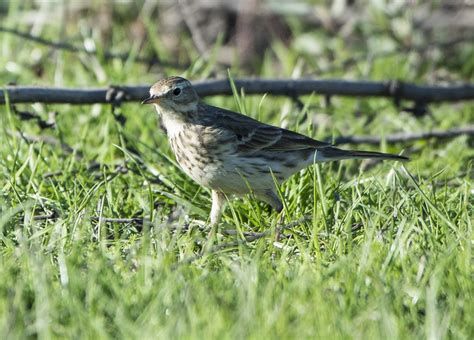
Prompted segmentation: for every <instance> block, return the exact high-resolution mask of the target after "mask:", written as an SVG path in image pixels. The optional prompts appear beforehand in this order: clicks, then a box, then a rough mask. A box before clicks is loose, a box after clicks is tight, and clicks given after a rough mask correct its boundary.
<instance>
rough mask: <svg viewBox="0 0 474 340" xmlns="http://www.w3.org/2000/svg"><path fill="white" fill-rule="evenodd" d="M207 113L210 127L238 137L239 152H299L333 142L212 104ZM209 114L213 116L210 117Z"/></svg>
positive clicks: (206, 108)
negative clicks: (326, 141) (262, 121)
mask: <svg viewBox="0 0 474 340" xmlns="http://www.w3.org/2000/svg"><path fill="white" fill-rule="evenodd" d="M204 110H205V111H206V114H205V115H206V116H207V117H208V118H210V119H209V120H208V123H209V124H211V125H213V126H216V127H217V128H219V129H225V130H226V131H228V132H229V133H231V134H233V135H235V141H236V143H237V149H238V150H239V151H240V152H245V153H247V152H249V153H251V152H255V151H259V150H267V151H296V150H304V149H308V148H314V149H318V148H325V147H328V146H331V144H329V143H325V142H320V141H317V140H315V139H312V138H309V137H307V136H304V135H301V134H299V133H296V132H293V131H290V130H286V129H282V128H279V127H276V126H271V125H268V124H264V123H261V122H259V121H258V120H255V119H252V118H250V117H247V116H245V115H242V114H240V113H237V112H233V111H229V110H224V109H221V108H217V107H213V106H209V105H206V106H205V107H203V108H201V114H202V113H203V111H204ZM209 112H213V114H212V115H208V114H207V113H209Z"/></svg>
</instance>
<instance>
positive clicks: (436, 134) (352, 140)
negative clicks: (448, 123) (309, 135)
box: [332, 125, 474, 145]
mask: <svg viewBox="0 0 474 340" xmlns="http://www.w3.org/2000/svg"><path fill="white" fill-rule="evenodd" d="M461 135H468V136H474V125H468V126H465V127H458V128H453V129H450V130H446V131H440V130H434V131H427V132H409V133H396V134H392V135H387V136H385V137H376V136H341V137H337V138H336V139H334V140H333V141H332V142H333V143H334V144H336V145H341V144H374V145H378V144H380V143H381V142H382V141H384V142H386V143H388V144H394V143H401V142H412V141H415V140H424V139H431V138H437V139H445V138H453V137H457V136H461Z"/></svg>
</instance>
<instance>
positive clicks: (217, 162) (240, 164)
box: [142, 76, 408, 226]
mask: <svg viewBox="0 0 474 340" xmlns="http://www.w3.org/2000/svg"><path fill="white" fill-rule="evenodd" d="M149 93H150V96H149V97H148V98H146V99H145V100H143V101H142V104H153V105H154V106H155V108H156V111H157V113H158V115H159V117H160V121H161V123H162V127H163V128H164V129H165V131H166V134H167V137H168V140H169V144H170V146H171V149H172V151H173V153H174V155H175V157H176V160H177V162H178V164H179V166H180V167H181V169H182V170H183V171H184V172H185V173H186V174H187V175H188V176H189V177H191V178H192V179H193V180H194V181H195V182H197V183H198V184H199V185H201V186H203V187H206V188H209V189H211V197H212V204H211V212H210V223H211V225H212V226H215V225H217V224H219V222H220V220H221V217H222V214H223V212H224V209H225V206H226V203H227V199H228V197H230V196H234V195H235V196H242V195H245V194H249V193H252V194H253V195H254V197H255V198H257V199H258V200H260V201H263V202H265V203H267V204H269V205H270V206H271V207H272V208H273V209H274V210H276V211H277V212H278V213H279V212H281V211H282V210H283V204H282V201H281V200H280V198H279V196H278V194H277V190H276V183H275V182H276V181H277V182H283V181H285V180H286V179H287V178H289V177H290V176H291V175H293V174H295V173H297V172H299V171H300V170H302V169H304V168H306V167H308V166H310V165H312V164H314V163H321V162H329V161H338V160H344V159H366V158H375V159H381V160H394V161H407V160H408V158H407V157H405V156H400V155H395V154H388V153H382V152H374V151H356V150H343V149H339V148H336V147H334V146H333V145H332V144H330V143H325V142H321V141H318V140H315V139H313V138H310V137H307V136H305V135H302V134H299V133H297V132H293V131H290V130H287V129H283V128H280V127H277V126H272V125H269V124H265V123H262V122H260V121H258V120H255V119H253V118H251V117H248V116H246V115H243V114H240V113H237V112H234V111H230V110H227V109H223V108H220V107H215V106H211V105H208V104H206V103H204V102H203V101H202V100H201V99H200V98H199V96H198V94H197V92H196V90H195V88H194V87H193V85H192V84H191V82H190V81H189V80H187V79H185V78H182V77H178V76H173V77H168V78H165V79H162V80H160V81H158V82H157V83H155V84H154V85H153V86H151V88H150V91H149ZM275 180H276V181H275Z"/></svg>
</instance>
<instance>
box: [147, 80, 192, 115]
mask: <svg viewBox="0 0 474 340" xmlns="http://www.w3.org/2000/svg"><path fill="white" fill-rule="evenodd" d="M198 103H199V97H198V95H197V93H196V91H195V90H194V88H193V86H192V85H191V83H190V82H189V81H188V80H186V79H184V78H181V77H169V78H165V79H162V80H160V81H159V82H157V83H156V84H154V85H153V86H152V87H151V88H150V97H148V98H147V99H145V100H144V101H142V104H155V106H156V108H157V109H158V110H159V111H161V112H163V111H174V112H178V113H179V112H190V111H192V110H196V108H197V105H198Z"/></svg>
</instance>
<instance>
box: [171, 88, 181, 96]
mask: <svg viewBox="0 0 474 340" xmlns="http://www.w3.org/2000/svg"><path fill="white" fill-rule="evenodd" d="M173 94H174V95H175V96H179V95H180V94H181V89H180V88H179V87H177V88H175V89H174V90H173Z"/></svg>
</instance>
